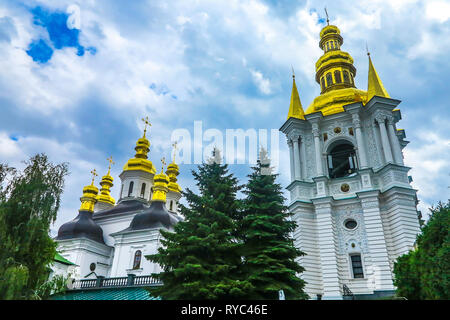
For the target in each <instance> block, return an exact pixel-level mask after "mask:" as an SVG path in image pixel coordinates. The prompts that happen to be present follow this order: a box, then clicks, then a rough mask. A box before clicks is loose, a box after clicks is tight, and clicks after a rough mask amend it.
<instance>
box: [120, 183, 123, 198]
mask: <svg viewBox="0 0 450 320" xmlns="http://www.w3.org/2000/svg"><path fill="white" fill-rule="evenodd" d="M120 197H121V198H122V197H123V183H122V186H121V187H120Z"/></svg>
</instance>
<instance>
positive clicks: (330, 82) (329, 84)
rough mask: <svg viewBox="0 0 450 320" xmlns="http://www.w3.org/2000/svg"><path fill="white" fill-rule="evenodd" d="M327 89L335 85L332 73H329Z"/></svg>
mask: <svg viewBox="0 0 450 320" xmlns="http://www.w3.org/2000/svg"><path fill="white" fill-rule="evenodd" d="M326 77H327V87H329V86H331V85H332V84H333V77H332V76H331V73H327V75H326Z"/></svg>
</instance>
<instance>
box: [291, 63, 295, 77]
mask: <svg viewBox="0 0 450 320" xmlns="http://www.w3.org/2000/svg"><path fill="white" fill-rule="evenodd" d="M291 69H292V79H294V80H295V71H294V67H293V66H292V64H291Z"/></svg>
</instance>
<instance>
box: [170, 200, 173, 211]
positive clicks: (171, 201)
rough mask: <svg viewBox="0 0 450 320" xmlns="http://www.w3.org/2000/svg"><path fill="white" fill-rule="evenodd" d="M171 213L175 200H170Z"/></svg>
mask: <svg viewBox="0 0 450 320" xmlns="http://www.w3.org/2000/svg"><path fill="white" fill-rule="evenodd" d="M169 210H170V211H173V200H170V209H169Z"/></svg>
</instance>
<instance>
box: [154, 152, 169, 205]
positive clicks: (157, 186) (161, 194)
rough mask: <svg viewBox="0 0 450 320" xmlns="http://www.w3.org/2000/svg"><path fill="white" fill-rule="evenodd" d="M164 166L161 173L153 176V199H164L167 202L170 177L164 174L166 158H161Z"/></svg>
mask: <svg viewBox="0 0 450 320" xmlns="http://www.w3.org/2000/svg"><path fill="white" fill-rule="evenodd" d="M161 162H162V163H163V167H162V168H161V173H159V174H157V175H155V177H154V178H153V196H152V201H163V202H166V194H167V192H168V191H169V188H168V184H169V177H167V175H165V174H164V164H165V162H164V158H163V159H162V160H161Z"/></svg>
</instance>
